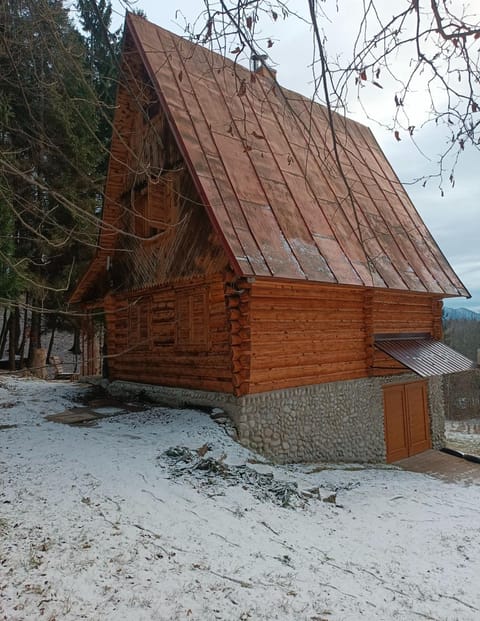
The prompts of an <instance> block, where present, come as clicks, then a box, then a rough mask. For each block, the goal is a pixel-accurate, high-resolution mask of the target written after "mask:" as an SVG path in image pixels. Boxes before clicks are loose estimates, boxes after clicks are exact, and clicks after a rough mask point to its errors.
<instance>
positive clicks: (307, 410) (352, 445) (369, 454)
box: [109, 374, 445, 462]
mask: <svg viewBox="0 0 480 621" xmlns="http://www.w3.org/2000/svg"><path fill="white" fill-rule="evenodd" d="M414 380H418V377H417V376H415V375H413V374H412V375H402V376H401V377H399V376H397V377H374V378H365V379H358V380H349V381H345V382H332V383H328V384H316V385H313V386H303V387H299V388H290V389H285V390H276V391H272V392H265V393H260V394H255V395H246V396H244V397H238V398H236V397H234V396H233V395H229V394H224V393H214V392H204V391H201V390H188V389H180V388H170V387H165V386H153V385H147V384H137V383H133V382H122V381H115V382H112V384H110V386H109V392H110V393H111V394H112V395H114V396H116V397H122V396H123V397H124V396H129V397H142V396H144V397H147V398H149V399H152V400H154V401H156V402H158V403H161V404H163V405H167V406H171V407H184V406H211V407H220V408H222V409H223V410H225V412H227V413H228V415H229V416H230V418H231V419H232V420H233V422H234V423H235V425H236V427H237V431H238V436H239V440H240V442H241V443H242V444H244V445H245V446H248V447H250V448H252V449H254V450H256V451H258V452H260V453H262V454H263V455H265V456H267V457H270V458H272V459H274V460H275V461H278V462H292V461H295V462H315V461H335V462H338V461H342V462H385V436H384V414H383V391H382V386H384V385H385V384H391V383H404V382H408V381H414ZM428 393H429V394H428V401H429V410H430V418H431V433H432V446H433V448H441V447H442V446H444V438H445V437H444V424H445V414H444V411H445V408H444V400H443V387H442V378H441V377H433V378H430V379H429V385H428Z"/></svg>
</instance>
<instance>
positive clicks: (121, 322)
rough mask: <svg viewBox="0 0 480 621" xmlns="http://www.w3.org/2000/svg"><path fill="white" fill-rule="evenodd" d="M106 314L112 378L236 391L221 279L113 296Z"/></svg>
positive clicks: (110, 376)
mask: <svg viewBox="0 0 480 621" xmlns="http://www.w3.org/2000/svg"><path fill="white" fill-rule="evenodd" d="M105 310H106V318H107V351H108V356H109V358H108V360H109V362H108V368H109V378H110V380H125V381H130V382H141V383H145V384H159V385H163V386H174V387H179V388H192V389H199V390H206V391H217V392H224V393H231V392H232V368H231V354H230V334H229V327H228V322H227V315H226V312H225V298H224V288H223V280H222V279H221V278H220V277H205V278H200V279H196V280H195V281H191V282H182V283H175V284H168V285H164V286H161V287H155V288H151V289H145V290H143V291H135V292H131V293H129V294H126V293H124V294H117V295H112V296H109V297H108V299H107V300H106V305H105Z"/></svg>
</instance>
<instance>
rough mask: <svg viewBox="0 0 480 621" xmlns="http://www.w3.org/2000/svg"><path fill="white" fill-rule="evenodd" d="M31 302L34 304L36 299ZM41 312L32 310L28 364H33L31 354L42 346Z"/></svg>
mask: <svg viewBox="0 0 480 621" xmlns="http://www.w3.org/2000/svg"><path fill="white" fill-rule="evenodd" d="M32 304H33V305H35V304H36V300H32ZM40 322H41V313H39V312H38V311H37V310H32V322H31V325H30V343H29V347H28V366H29V367H31V366H32V364H33V356H34V352H35V350H36V349H41V348H42V340H41V335H40Z"/></svg>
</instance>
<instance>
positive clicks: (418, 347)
mask: <svg viewBox="0 0 480 621" xmlns="http://www.w3.org/2000/svg"><path fill="white" fill-rule="evenodd" d="M375 346H376V347H378V349H381V350H382V351H384V352H385V353H387V354H389V355H390V356H392V358H395V360H398V362H401V363H402V364H404V365H405V366H406V367H408V368H409V369H411V370H412V371H414V372H415V373H417V374H418V375H421V376H422V377H430V376H431V375H444V374H445V373H458V372H459V371H468V370H470V369H476V368H477V365H476V364H475V363H474V362H472V361H471V360H470V359H469V358H467V357H466V356H463V355H462V354H459V353H458V352H456V351H455V350H454V349H452V348H451V347H448V346H447V345H445V344H444V343H442V342H440V341H437V340H436V339H433V338H431V337H426V338H425V337H422V338H418V337H417V338H414V337H413V338H412V337H408V338H402V337H395V338H378V337H377V338H376V339H375Z"/></svg>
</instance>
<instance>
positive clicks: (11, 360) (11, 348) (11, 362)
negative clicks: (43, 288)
mask: <svg viewBox="0 0 480 621" xmlns="http://www.w3.org/2000/svg"><path fill="white" fill-rule="evenodd" d="M8 323H9V328H10V329H9V335H8V369H9V370H10V371H15V370H16V362H15V354H16V351H17V348H16V343H17V335H16V331H17V330H16V328H17V322H16V321H15V312H14V311H13V310H11V311H10V319H9V321H8Z"/></svg>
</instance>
